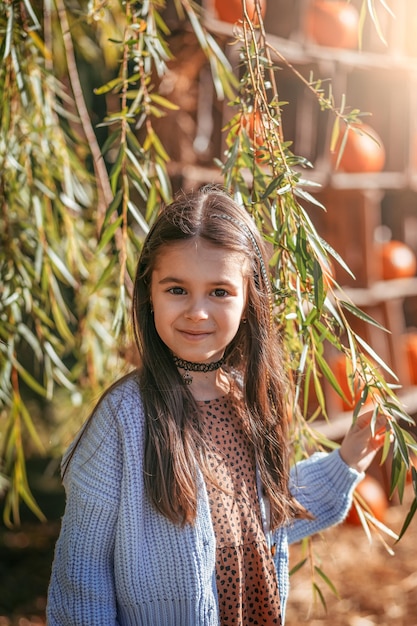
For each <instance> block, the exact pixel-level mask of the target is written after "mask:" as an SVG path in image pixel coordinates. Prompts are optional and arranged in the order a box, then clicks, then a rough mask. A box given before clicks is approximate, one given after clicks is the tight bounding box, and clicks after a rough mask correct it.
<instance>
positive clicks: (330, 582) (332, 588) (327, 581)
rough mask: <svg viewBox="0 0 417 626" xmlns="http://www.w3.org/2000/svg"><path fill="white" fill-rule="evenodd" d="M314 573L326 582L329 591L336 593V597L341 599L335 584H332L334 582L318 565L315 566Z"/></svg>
mask: <svg viewBox="0 0 417 626" xmlns="http://www.w3.org/2000/svg"><path fill="white" fill-rule="evenodd" d="M314 571H316V572H317V574H318V575H319V576H320V577H321V578H322V579H323V580H324V582H325V583H326V585H327V586H328V587H329V589H331V590H332V592H333V593H334V595H335V596H336V597H337V598H339V597H340V596H339V592H338V591H337V589H336V587H335V586H334V584H333V583H332V581H331V580H330V578H329V577H328V576H327V575H326V574H325V573H324V572H323V570H322V569H320V567H318V566H317V565H315V566H314Z"/></svg>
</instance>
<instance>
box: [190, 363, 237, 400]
mask: <svg viewBox="0 0 417 626" xmlns="http://www.w3.org/2000/svg"><path fill="white" fill-rule="evenodd" d="M230 389H231V382H230V379H229V377H228V376H227V375H226V374H225V373H224V372H223V370H221V369H219V370H217V371H215V372H193V382H192V383H191V384H190V386H189V390H190V391H191V393H192V395H193V396H194V399H195V400H197V401H204V400H215V399H216V398H219V397H221V396H224V395H226V394H228V393H229V392H230Z"/></svg>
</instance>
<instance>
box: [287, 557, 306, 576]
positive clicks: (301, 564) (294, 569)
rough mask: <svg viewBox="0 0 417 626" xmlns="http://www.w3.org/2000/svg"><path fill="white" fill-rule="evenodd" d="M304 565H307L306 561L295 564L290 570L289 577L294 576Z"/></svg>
mask: <svg viewBox="0 0 417 626" xmlns="http://www.w3.org/2000/svg"><path fill="white" fill-rule="evenodd" d="M306 563H307V559H302V560H301V561H299V562H298V563H296V564H295V565H294V567H293V568H292V569H291V570H290V573H289V575H290V576H294V574H295V573H296V572H298V570H300V569H301V568H302V567H303V566H304V565H305V564H306Z"/></svg>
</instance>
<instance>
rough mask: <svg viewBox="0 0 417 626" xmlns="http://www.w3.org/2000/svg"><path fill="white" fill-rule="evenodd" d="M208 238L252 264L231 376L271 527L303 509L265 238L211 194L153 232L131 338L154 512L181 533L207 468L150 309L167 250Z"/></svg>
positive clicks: (231, 353) (245, 216)
mask: <svg viewBox="0 0 417 626" xmlns="http://www.w3.org/2000/svg"><path fill="white" fill-rule="evenodd" d="M193 238H201V239H204V240H205V241H208V242H210V244H212V245H215V246H219V247H221V248H223V249H224V248H226V249H230V250H233V251H236V250H237V251H239V252H243V253H244V254H245V255H246V256H247V259H248V262H249V266H250V275H249V277H248V292H247V294H248V295H247V310H246V311H245V318H246V323H244V324H241V325H240V327H239V330H238V332H237V334H236V336H235V338H234V339H233V341H232V342H231V343H230V345H229V346H228V347H227V348H226V352H225V366H224V367H225V368H226V369H227V370H228V371H229V372H230V373H233V375H234V376H235V378H236V380H239V381H240V383H241V388H242V394H243V402H244V408H245V412H246V413H247V415H248V435H249V436H250V438H251V441H252V442H253V445H254V448H255V455H256V459H257V464H258V467H259V471H260V477H261V481H262V485H263V488H264V490H265V493H266V495H267V497H268V498H269V500H270V503H271V512H272V524H273V526H277V525H279V524H281V523H283V522H285V521H287V520H288V519H289V518H290V517H291V516H292V515H293V514H294V511H295V510H296V509H297V505H296V503H294V501H293V499H292V498H291V495H290V493H289V489H288V477H289V451H288V446H287V432H286V425H287V419H286V415H285V414H284V410H285V409H284V403H283V397H284V393H285V384H286V383H285V376H284V373H283V371H282V366H281V363H282V360H281V358H280V345H279V338H278V332H277V329H276V327H274V326H273V325H272V324H271V291H270V284H269V280H268V272H267V270H266V268H267V260H266V255H265V251H264V245H263V241H262V237H261V235H260V233H259V231H258V229H257V228H256V226H255V224H254V222H253V220H252V218H251V216H250V215H249V213H248V212H247V211H246V210H245V209H243V208H241V207H240V206H239V205H238V204H236V203H235V202H234V201H233V200H232V198H231V197H230V196H229V195H228V194H227V193H225V192H224V191H222V190H220V189H218V188H213V187H206V188H203V189H202V190H200V191H198V192H195V193H192V194H188V195H186V194H181V195H180V196H178V197H177V198H176V200H175V201H174V202H173V203H172V204H170V205H168V206H166V207H165V208H164V209H163V210H162V211H161V213H160V214H159V216H158V218H157V219H156V221H155V223H154V225H153V226H152V228H151V230H150V232H149V234H148V236H147V238H146V240H145V242H144V245H143V249H142V253H141V256H140V259H139V262H138V266H137V272H136V278H135V283H134V293H133V328H134V333H135V340H136V344H137V347H138V350H139V355H140V360H141V367H140V371H139V376H140V384H141V392H142V397H143V402H144V407H145V412H146V416H147V427H146V441H145V461H144V477H145V485H146V489H147V493H148V496H149V498H150V500H151V502H152V503H153V504H154V506H155V507H156V508H157V509H158V510H159V511H160V512H161V513H162V514H163V515H164V516H166V517H167V518H168V519H170V520H172V521H173V522H176V523H187V522H191V523H192V522H193V521H194V519H195V516H196V512H197V467H198V466H200V467H205V466H206V465H205V459H204V445H203V442H202V441H201V436H200V433H199V429H198V421H196V419H195V416H196V413H197V411H198V408H197V405H196V402H195V400H194V399H193V396H192V394H191V392H190V390H189V388H188V387H187V386H185V385H184V384H183V383H182V378H181V376H180V374H179V372H178V370H177V368H176V366H175V365H174V362H173V359H172V356H171V354H170V351H169V349H168V348H167V346H166V345H165V344H164V343H163V342H162V340H161V339H160V338H159V335H158V334H157V332H156V329H155V324H154V321H153V315H152V307H151V301H150V287H151V276H152V271H153V269H154V267H155V263H156V259H157V257H158V253H159V251H160V250H161V248H163V247H164V248H165V247H166V246H169V245H170V244H172V243H174V242H177V241H179V240H181V241H184V240H187V239H193Z"/></svg>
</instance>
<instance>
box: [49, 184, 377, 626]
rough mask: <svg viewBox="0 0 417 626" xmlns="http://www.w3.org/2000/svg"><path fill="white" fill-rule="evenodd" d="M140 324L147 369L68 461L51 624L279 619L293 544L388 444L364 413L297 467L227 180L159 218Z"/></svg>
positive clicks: (93, 421)
mask: <svg viewBox="0 0 417 626" xmlns="http://www.w3.org/2000/svg"><path fill="white" fill-rule="evenodd" d="M133 325H134V332H135V339H136V343H137V347H138V350H139V355H140V367H139V368H138V370H137V371H135V372H133V373H131V374H130V375H128V376H127V377H125V378H124V379H122V380H121V381H119V382H118V383H116V384H115V385H113V387H111V389H110V390H109V391H107V393H106V394H105V395H104V397H103V398H102V399H101V401H100V402H99V403H98V406H97V407H96V409H95V411H94V413H93V415H92V417H91V418H90V419H89V420H88V422H87V425H86V427H85V428H84V429H83V431H82V433H81V435H80V436H79V437H78V438H77V439H76V442H75V443H74V444H73V445H72V446H71V447H70V450H69V451H68V452H67V455H66V457H65V459H64V485H65V488H66V493H67V504H66V510H65V515H64V518H63V521H62V529H61V534H60V537H59V539H58V542H57V546H56V551H55V558H54V563H53V567H52V576H51V582H50V587H49V594H48V606H47V617H48V624H49V626H58V625H59V626H70V625H71V626H88V625H90V626H112V625H116V624H120V625H129V626H132V625H135V626H139V625H145V626H162V625H163V626H215V625H216V626H218V625H220V624H221V625H222V626H223V625H230V624H234V625H236V626H246V625H248V624H267V625H272V624H282V623H283V622H284V614H285V603H286V600H287V593H288V542H289V541H290V542H292V541H298V540H299V539H301V538H302V537H305V536H306V535H309V534H312V533H316V532H317V531H319V530H321V529H322V528H325V527H327V526H330V525H332V524H335V523H337V522H339V521H341V520H342V519H343V518H344V516H345V515H346V513H347V511H348V510H349V507H350V504H351V494H352V491H353V489H354V487H355V485H356V484H357V483H358V481H359V480H360V479H361V478H362V476H363V471H364V470H365V469H366V468H367V467H368V465H369V463H370V462H371V461H372V459H373V457H374V455H375V453H376V450H377V449H378V448H379V447H380V445H381V443H382V437H381V436H372V434H371V429H370V427H369V421H370V416H369V415H363V416H361V417H360V418H359V420H358V421H357V422H356V425H355V426H354V427H353V428H352V429H351V430H350V432H349V433H348V435H347V436H346V438H345V440H344V442H343V444H342V446H341V448H340V450H337V451H334V452H332V453H330V454H324V453H317V454H315V455H313V456H312V457H311V458H310V459H308V460H305V461H302V462H301V463H299V464H297V465H296V466H295V467H293V468H292V470H291V472H290V468H289V450H288V442H287V432H286V423H287V420H286V416H285V413H284V406H285V403H284V401H283V399H284V395H285V376H284V373H283V372H282V371H281V368H280V355H279V347H278V338H277V332H276V329H274V327H273V325H272V324H271V291H270V286H269V280H268V273H267V259H266V257H265V252H264V250H263V242H262V238H261V236H260V234H259V232H258V231H257V229H256V227H255V226H254V223H253V221H252V219H251V217H250V216H249V215H248V213H247V212H246V211H245V210H244V209H241V208H240V207H239V206H237V204H235V202H234V201H233V200H232V199H231V198H230V197H229V196H228V195H227V194H226V193H224V192H222V191H220V190H218V189H215V188H205V189H203V190H202V191H200V192H198V193H195V194H191V195H190V196H183V197H180V198H178V199H177V201H175V202H174V203H173V204H171V205H170V206H168V207H166V208H165V209H164V210H163V211H162V212H161V214H160V215H159V218H158V219H157V220H156V222H155V224H154V225H153V227H152V228H151V230H150V232H149V234H148V236H147V238H146V240H145V242H144V245H143V251H142V254H141V256H140V259H139V263H138V267H137V274H136V279H135V285H134V296H133ZM381 419H382V418H381Z"/></svg>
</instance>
